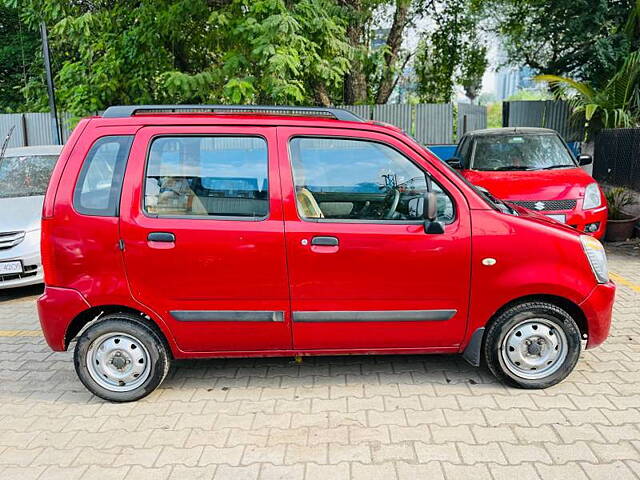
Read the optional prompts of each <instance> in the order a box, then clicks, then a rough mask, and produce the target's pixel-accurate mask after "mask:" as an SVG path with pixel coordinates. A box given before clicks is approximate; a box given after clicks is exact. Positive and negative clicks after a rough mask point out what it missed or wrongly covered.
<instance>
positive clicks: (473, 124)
mask: <svg viewBox="0 0 640 480" xmlns="http://www.w3.org/2000/svg"><path fill="white" fill-rule="evenodd" d="M342 108H345V109H347V110H349V111H351V112H353V113H355V114H356V115H358V116H360V117H362V118H364V119H365V120H376V121H379V122H384V123H390V124H392V125H395V126H397V127H399V128H401V129H402V130H404V131H405V132H408V133H409V134H411V135H413V136H414V137H415V138H416V139H417V140H418V141H419V142H420V143H423V144H429V145H434V144H435V145H442V144H451V143H453V142H454V140H455V132H456V130H457V133H458V137H460V136H461V135H462V134H463V133H466V132H469V131H471V130H476V129H478V128H486V126H487V109H486V107H481V106H478V105H470V104H465V103H460V104H458V105H457V122H458V123H457V125H454V122H455V118H456V116H455V111H454V108H455V107H454V105H453V104H451V103H438V104H435V103H428V104H419V105H403V104H389V105H346V106H342ZM74 120H76V119H75V118H73V117H72V116H71V115H69V114H65V113H63V114H60V124H61V129H62V140H63V142H64V141H66V140H67V138H69V135H71V131H72V130H73V126H74V125H75V123H74ZM11 127H15V128H14V130H13V134H12V135H11V139H10V140H9V144H8V146H9V147H22V146H29V145H48V144H52V143H53V134H52V130H51V123H50V116H49V114H48V113H18V114H5V115H0V141H2V140H3V139H4V137H5V136H6V135H7V133H8V132H9V130H10V129H11ZM454 127H457V128H454Z"/></svg>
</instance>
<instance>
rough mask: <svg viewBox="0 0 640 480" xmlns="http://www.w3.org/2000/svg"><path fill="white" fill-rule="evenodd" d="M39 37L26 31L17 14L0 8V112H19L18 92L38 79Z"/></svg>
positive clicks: (20, 98)
mask: <svg viewBox="0 0 640 480" xmlns="http://www.w3.org/2000/svg"><path fill="white" fill-rule="evenodd" d="M39 49H40V37H39V36H38V35H37V34H36V33H35V32H33V31H32V30H30V29H29V28H27V26H26V25H24V24H23V23H22V22H21V20H20V17H19V14H18V10H17V9H15V8H12V7H7V6H4V5H2V4H0V112H7V111H23V110H24V109H25V106H26V105H25V97H24V94H23V92H22V89H23V88H25V87H26V86H27V85H28V84H29V83H30V81H32V80H33V79H38V80H39V79H40V69H41V63H40V54H39V51H40V50H39Z"/></svg>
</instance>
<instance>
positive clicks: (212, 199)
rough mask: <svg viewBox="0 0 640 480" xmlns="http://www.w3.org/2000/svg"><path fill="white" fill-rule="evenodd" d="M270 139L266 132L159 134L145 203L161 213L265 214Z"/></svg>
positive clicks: (151, 154)
mask: <svg viewBox="0 0 640 480" xmlns="http://www.w3.org/2000/svg"><path fill="white" fill-rule="evenodd" d="M268 165H269V161H268V155H267V143H266V141H265V140H264V139H263V138H260V137H220V136H185V137H159V138H156V139H155V140H154V141H153V143H152V144H151V149H150V151H149V159H148V163H147V174H146V182H145V195H144V208H145V211H146V212H147V213H149V214H151V215H155V216H188V217H210V218H211V217H226V218H233V217H241V218H247V219H258V218H264V217H266V216H267V214H268V213H269V176H268Z"/></svg>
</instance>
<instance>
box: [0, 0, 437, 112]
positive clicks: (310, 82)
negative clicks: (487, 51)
mask: <svg viewBox="0 0 640 480" xmlns="http://www.w3.org/2000/svg"><path fill="white" fill-rule="evenodd" d="M0 2H4V3H5V4H6V5H9V6H12V7H15V8H19V9H20V14H21V17H22V20H23V21H24V22H25V23H26V24H27V25H29V26H30V27H31V29H32V31H36V29H37V26H38V24H39V23H40V21H42V20H44V21H45V22H46V24H47V26H48V28H49V38H50V42H51V47H52V53H53V60H54V71H55V72H56V78H55V80H56V87H57V94H58V100H59V104H60V106H61V108H62V109H64V110H67V111H71V112H73V113H76V114H78V115H83V114H86V113H88V112H92V111H96V110H100V109H103V108H105V107H106V106H108V105H112V104H123V103H165V102H166V103H201V102H219V103H264V104H321V105H330V104H340V103H358V102H359V103H367V102H379V103H385V102H387V101H388V99H389V97H390V95H391V93H392V92H393V89H394V88H395V86H396V83H397V80H398V77H399V75H400V73H401V72H402V70H403V68H404V66H405V65H406V63H407V61H408V59H409V58H410V57H411V53H410V52H407V51H405V50H403V41H404V38H405V32H406V31H407V28H409V27H411V26H413V25H415V23H416V20H417V19H418V18H421V16H422V15H424V12H425V9H426V8H427V7H426V6H428V5H430V2H429V0H120V1H118V2H113V1H108V0H93V1H90V2H89V1H77V2H68V1H67V0H23V1H21V2H19V3H18V0H0ZM384 25H388V26H389V28H388V29H386V30H384V32H385V35H384V39H383V41H382V44H381V45H379V46H376V45H374V43H373V42H372V39H373V36H374V34H379V33H380V32H381V31H382V30H381V29H380V28H381V26H384ZM23 94H25V96H26V99H27V103H28V105H29V107H31V108H40V107H44V106H45V105H46V91H45V90H44V88H43V82H42V79H41V78H34V79H31V81H30V82H28V83H27V87H26V88H24V89H23Z"/></svg>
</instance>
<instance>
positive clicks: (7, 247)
mask: <svg viewBox="0 0 640 480" xmlns="http://www.w3.org/2000/svg"><path fill="white" fill-rule="evenodd" d="M61 150H62V146H60V145H46V146H38V147H20V148H8V149H7V150H6V151H5V154H4V156H3V157H2V158H1V159H0V289H3V288H10V287H22V286H25V285H34V284H37V283H42V282H43V281H44V277H43V273H42V263H41V261H40V219H41V217H42V202H43V201H44V194H45V192H46V190H47V185H48V184H49V178H50V177H51V171H52V170H53V167H54V166H55V164H56V161H57V160H58V157H59V156H60V152H61Z"/></svg>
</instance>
